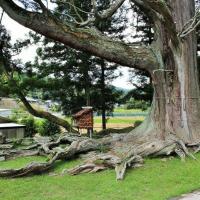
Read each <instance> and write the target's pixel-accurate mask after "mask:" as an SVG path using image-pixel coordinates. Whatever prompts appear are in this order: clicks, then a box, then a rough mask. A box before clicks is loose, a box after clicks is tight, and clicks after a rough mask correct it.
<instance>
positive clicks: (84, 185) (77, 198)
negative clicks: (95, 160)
mask: <svg viewBox="0 0 200 200" xmlns="http://www.w3.org/2000/svg"><path fill="white" fill-rule="evenodd" d="M197 158H198V159H199V160H200V154H199V155H197ZM32 160H37V161H42V160H43V158H42V157H32V158H30V157H29V158H19V159H17V160H12V161H7V162H1V163H0V168H8V167H16V168H17V167H20V166H24V165H25V164H26V163H28V162H30V161H32ZM77 163H79V160H76V161H71V162H58V163H57V165H56V167H55V169H54V170H53V172H56V173H60V172H61V171H62V170H63V169H65V168H69V167H72V166H74V165H76V164H77ZM199 168H200V163H199V161H194V160H190V159H187V161H186V162H185V163H182V162H181V161H180V160H179V159H178V158H175V159H172V160H168V161H167V162H163V161H161V160H160V159H152V160H147V161H146V163H145V165H144V167H142V168H140V169H135V170H133V169H131V170H129V171H128V173H127V175H126V177H125V180H124V181H120V182H117V181H116V180H115V172H114V170H107V171H104V172H99V173H97V174H82V175H78V176H69V175H65V176H60V175H59V176H49V175H48V174H45V175H37V176H32V177H28V178H17V179H0V199H2V200H107V199H110V200H164V199H168V198H169V197H172V196H177V195H180V194H182V193H187V192H190V191H192V190H194V189H198V188H200V181H199V177H200V170H199Z"/></svg>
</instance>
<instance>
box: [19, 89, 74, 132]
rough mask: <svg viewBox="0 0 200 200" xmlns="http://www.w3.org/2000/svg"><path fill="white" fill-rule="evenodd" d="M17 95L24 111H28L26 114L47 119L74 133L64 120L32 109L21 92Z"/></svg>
mask: <svg viewBox="0 0 200 200" xmlns="http://www.w3.org/2000/svg"><path fill="white" fill-rule="evenodd" d="M17 94H18V96H19V98H20V100H21V101H22V103H23V104H24V106H25V107H26V109H27V110H28V112H29V113H31V114H32V115H34V116H36V117H39V118H44V119H47V120H49V121H51V122H53V123H55V124H58V125H60V126H62V127H64V128H65V129H66V130H67V131H73V132H76V131H75V130H72V127H71V125H70V124H69V122H67V121H66V120H64V119H62V118H60V117H57V116H55V115H52V114H51V113H49V112H46V111H42V110H36V109H34V108H33V107H32V106H31V104H30V103H29V102H28V101H27V100H26V98H25V97H24V95H23V94H22V93H21V92H18V93H17Z"/></svg>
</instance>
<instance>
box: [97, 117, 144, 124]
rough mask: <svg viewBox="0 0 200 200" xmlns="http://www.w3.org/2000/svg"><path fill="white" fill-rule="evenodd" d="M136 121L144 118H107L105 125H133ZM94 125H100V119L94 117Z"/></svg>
mask: <svg viewBox="0 0 200 200" xmlns="http://www.w3.org/2000/svg"><path fill="white" fill-rule="evenodd" d="M137 120H141V121H143V120H144V117H109V118H108V121H107V123H116V124H131V123H132V124H134V122H135V121H137ZM94 123H101V117H95V118H94Z"/></svg>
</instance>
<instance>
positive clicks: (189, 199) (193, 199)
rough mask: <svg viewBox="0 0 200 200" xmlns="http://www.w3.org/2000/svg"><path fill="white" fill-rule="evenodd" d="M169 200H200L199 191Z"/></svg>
mask: <svg viewBox="0 0 200 200" xmlns="http://www.w3.org/2000/svg"><path fill="white" fill-rule="evenodd" d="M171 200H200V191H195V192H193V193H190V194H185V195H182V196H181V197H178V198H173V199H171Z"/></svg>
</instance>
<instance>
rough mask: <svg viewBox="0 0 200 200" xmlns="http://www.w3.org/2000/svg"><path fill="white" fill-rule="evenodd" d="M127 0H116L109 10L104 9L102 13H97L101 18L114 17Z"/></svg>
mask: <svg viewBox="0 0 200 200" xmlns="http://www.w3.org/2000/svg"><path fill="white" fill-rule="evenodd" d="M124 1H125V0H116V1H115V3H113V4H112V5H111V6H110V7H109V8H108V9H107V10H104V11H103V12H102V13H101V14H99V13H98V14H97V15H98V17H99V18H100V19H107V18H109V17H112V16H113V14H115V13H116V11H117V10H118V9H119V8H120V7H121V5H122V4H123V3H124Z"/></svg>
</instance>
